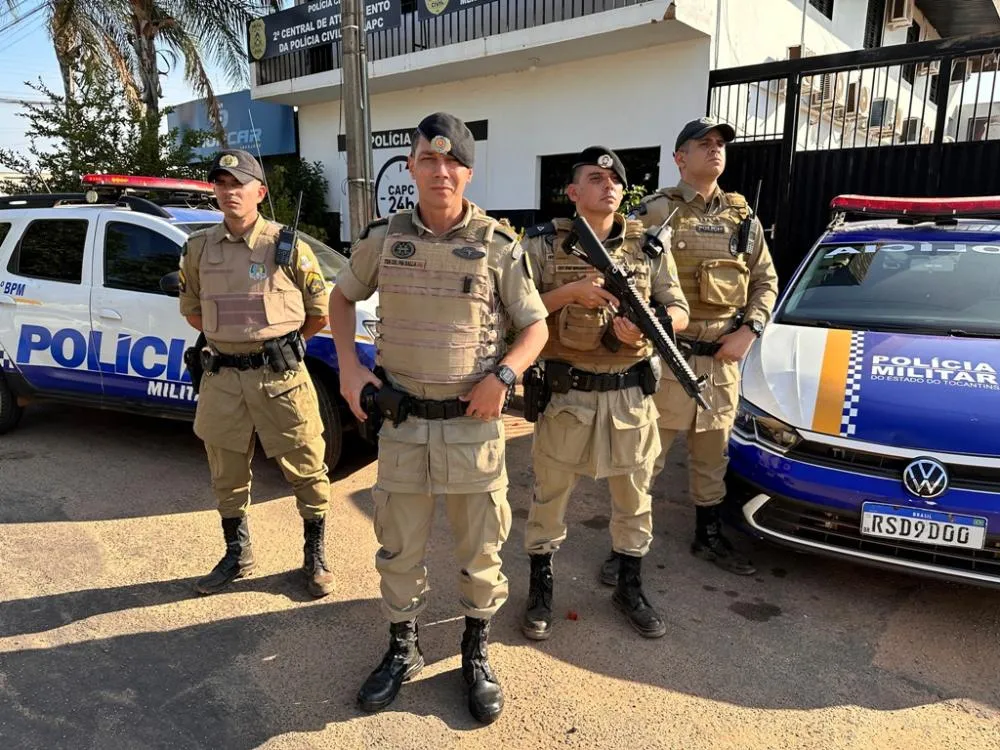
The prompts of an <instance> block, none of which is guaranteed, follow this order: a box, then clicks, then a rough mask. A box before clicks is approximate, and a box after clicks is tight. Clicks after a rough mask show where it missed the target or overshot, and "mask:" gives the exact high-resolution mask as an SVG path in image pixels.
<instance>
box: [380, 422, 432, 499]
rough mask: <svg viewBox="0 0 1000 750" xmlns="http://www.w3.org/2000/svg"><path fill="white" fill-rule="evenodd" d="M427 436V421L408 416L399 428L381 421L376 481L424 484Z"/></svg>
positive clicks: (425, 479)
mask: <svg viewBox="0 0 1000 750" xmlns="http://www.w3.org/2000/svg"><path fill="white" fill-rule="evenodd" d="M427 439H428V428H427V423H426V422H421V421H417V420H414V419H407V420H406V421H404V422H402V423H401V424H400V425H399V427H393V425H392V423H391V422H386V423H385V424H383V425H382V429H381V430H380V431H379V434H378V481H379V482H382V481H388V482H401V483H407V484H420V485H423V484H425V483H426V482H427V457H428V448H427Z"/></svg>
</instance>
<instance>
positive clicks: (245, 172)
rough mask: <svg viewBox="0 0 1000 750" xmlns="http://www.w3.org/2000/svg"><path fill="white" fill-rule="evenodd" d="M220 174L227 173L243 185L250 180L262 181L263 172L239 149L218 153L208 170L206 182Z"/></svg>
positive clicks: (257, 163) (246, 152) (258, 164)
mask: <svg viewBox="0 0 1000 750" xmlns="http://www.w3.org/2000/svg"><path fill="white" fill-rule="evenodd" d="M220 172H228V173H229V174H231V175H232V176H233V177H235V178H236V179H237V180H239V181H240V183H241V184H243V185H246V184H247V183H248V182H250V180H259V181H260V182H263V181H264V170H263V169H261V168H260V163H259V162H258V161H257V160H256V159H254V158H253V156H252V155H251V154H250V152H249V151H244V150H243V149H239V148H233V149H227V150H225V151H220V152H219V155H218V156H216V157H215V161H213V162H212V166H211V167H209V169H208V181H209V182H212V181H213V180H214V179H215V176H216V175H218V174H219V173H220Z"/></svg>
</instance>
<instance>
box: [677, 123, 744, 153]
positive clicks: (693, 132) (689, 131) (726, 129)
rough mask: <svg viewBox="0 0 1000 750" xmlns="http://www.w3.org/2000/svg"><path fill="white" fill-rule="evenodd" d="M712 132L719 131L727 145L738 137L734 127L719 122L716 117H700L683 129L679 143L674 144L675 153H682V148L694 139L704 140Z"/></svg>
mask: <svg viewBox="0 0 1000 750" xmlns="http://www.w3.org/2000/svg"><path fill="white" fill-rule="evenodd" d="M711 130H718V131H719V133H721V134H722V138H723V140H725V141H726V143H729V142H730V141H731V140H733V139H734V138H735V137H736V131H735V130H733V126H732V125H727V124H726V123H724V122H719V121H718V120H716V119H715V118H714V117H699V118H698V119H697V120H691V122H689V123H688V124H687V125H685V126H684V127H683V128H682V129H681V132H680V134H679V135H678V136H677V142H676V143H675V144H674V151H680V148H681V146H683V145H684V144H685V143H686V142H687V141H690V140H691V139H692V138H704V137H705V136H706V135H708V133H709V131H711Z"/></svg>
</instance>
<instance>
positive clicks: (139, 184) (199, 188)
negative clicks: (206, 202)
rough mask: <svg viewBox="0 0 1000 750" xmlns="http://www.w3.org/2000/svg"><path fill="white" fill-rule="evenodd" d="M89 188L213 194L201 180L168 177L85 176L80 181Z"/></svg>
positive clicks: (210, 188) (210, 187)
mask: <svg viewBox="0 0 1000 750" xmlns="http://www.w3.org/2000/svg"><path fill="white" fill-rule="evenodd" d="M81 181H82V182H83V184H84V185H89V186H91V187H118V188H139V189H143V190H171V191H178V192H192V193H208V194H211V193H212V192H213V190H212V186H211V184H209V183H207V182H202V181H201V180H177V179H171V178H168V177H133V176H132V175H124V174H85V175H84V176H83V178H82V180H81Z"/></svg>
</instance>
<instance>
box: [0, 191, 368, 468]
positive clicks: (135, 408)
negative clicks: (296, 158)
mask: <svg viewBox="0 0 1000 750" xmlns="http://www.w3.org/2000/svg"><path fill="white" fill-rule="evenodd" d="M84 184H85V186H87V187H88V190H87V192H86V193H79V194H77V193H68V194H45V195H27V196H20V195H15V196H8V197H3V198H0V433H4V432H8V431H9V430H11V429H13V428H14V427H15V426H16V425H17V423H18V420H19V419H20V416H21V412H22V409H23V407H24V405H25V404H27V403H30V402H32V401H43V400H45V401H59V402H64V403H75V404H81V405H85V406H95V407H100V408H107V409H116V410H121V411H130V412H138V413H144V414H151V415H156V416H161V417H172V418H180V419H193V418H194V409H195V404H196V400H197V396H196V394H195V393H194V389H193V387H192V385H191V377H190V375H189V373H188V372H187V369H186V368H185V366H184V360H183V355H184V350H185V349H186V348H187V347H189V346H191V345H193V344H194V342H195V339H196V338H197V335H198V333H197V331H195V330H194V329H192V328H191V327H190V326H188V325H187V323H186V321H185V320H184V319H183V318H182V317H181V315H180V312H179V310H178V306H177V299H176V296H177V295H176V293H173V294H171V293H168V292H165V291H163V290H162V289H161V286H160V281H161V278H162V277H164V276H165V275H167V274H170V273H174V272H176V270H177V265H178V259H179V257H180V252H181V247H182V246H183V245H184V242H185V240H186V238H187V236H188V235H189V234H190V233H191V232H193V231H195V230H197V229H201V228H204V227H208V226H211V225H212V224H216V223H218V222H219V221H221V220H222V214H221V212H219V211H218V210H214V209H212V208H207V207H204V206H207V203H206V198H207V197H208V196H210V195H211V192H212V188H211V185H209V184H208V183H205V182H199V181H194V180H170V179H155V178H148V177H130V176H116V175H87V176H85V177H84ZM109 191H113V193H112V194H113V195H114V198H112V199H109V198H108V196H109ZM143 195H146V196H148V197H143ZM153 196H156V197H157V200H156V201H153V200H150V198H151V197H153ZM189 206H202V207H194V208H191V207H189ZM299 237H300V238H301V239H302V240H303V241H305V242H306V243H307V244H308V245H309V246H310V247H311V248H312V250H313V252H314V253H315V255H316V259H317V261H318V262H319V264H320V266H321V267H322V270H323V275H324V276H325V278H326V280H327V283H328V284H332V282H333V280H334V279H335V277H336V275H337V272H338V271H339V270H340V269H341V268H342V267H343V266H344V265H345V264H346V263H347V259H346V258H345V257H344V256H343V255H341V254H340V253H338V252H336V251H335V250H333V249H332V248H330V247H328V246H327V245H325V244H323V243H321V242H319V241H317V240H315V239H313V238H312V237H309V236H308V235H306V234H303V233H301V232H300V233H299ZM376 305H377V299H376V298H375V297H373V298H372V299H371V300H367V301H366V302H364V303H361V304H358V306H357V322H356V331H355V341H356V346H357V348H358V353H359V355H360V357H361V360H362V361H363V362H364V363H365V364H367V365H368V366H369V367H372V366H374V357H375V342H374V333H375V306H376ZM306 365H307V366H308V368H309V372H310V374H311V375H312V377H313V381H314V382H315V384H316V390H317V394H318V398H319V407H320V414H321V416H322V418H323V424H324V437H325V439H326V443H327V454H326V462H327V465H328V467H329V468H330V469H331V470H332V469H333V467H334V466H336V465H337V463H338V461H339V459H340V454H341V447H342V443H343V433H344V430H345V429H351V428H353V427H354V426H355V425H356V422H355V420H354V418H353V416H352V415H351V413H350V411H349V410H348V408H347V405H346V404H345V403H344V402H343V400H342V399H341V398H340V395H339V384H338V378H337V373H338V366H337V355H336V350H335V348H334V346H333V340H332V338H331V334H330V331H329V329H325V330H324V331H322V332H320V333H319V334H317V335H316V336H314V337H313V338H312V339H310V340H309V343H308V349H307V353H306Z"/></svg>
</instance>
